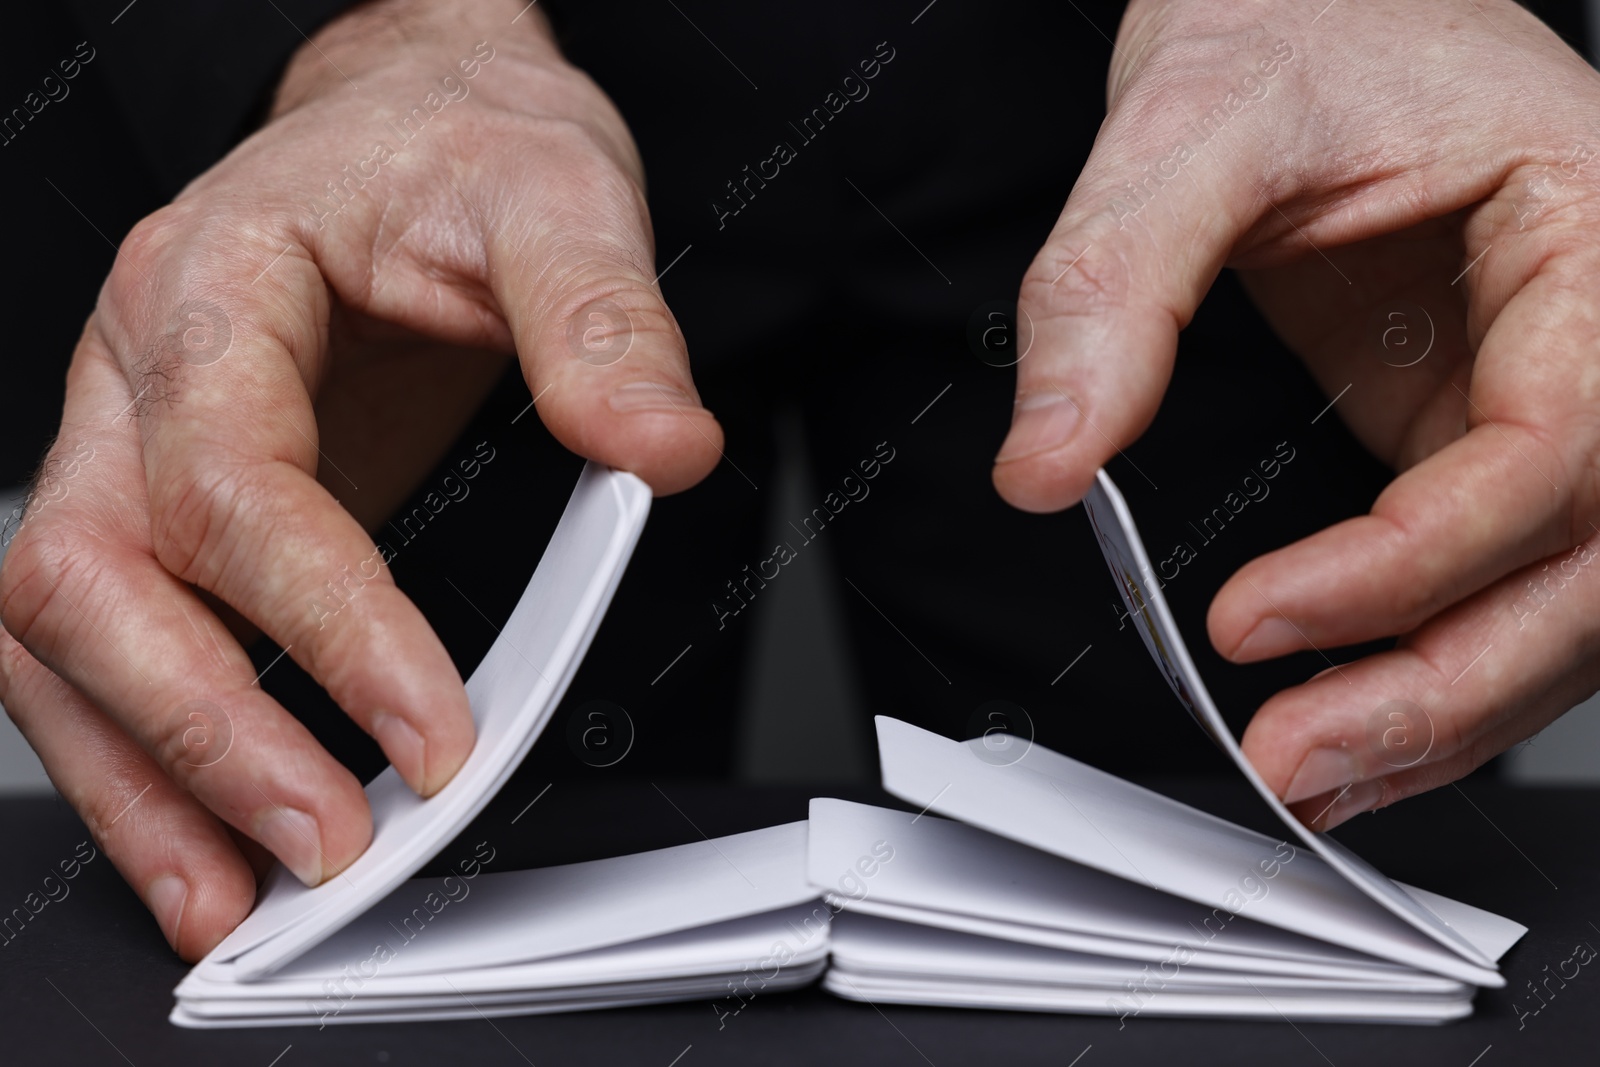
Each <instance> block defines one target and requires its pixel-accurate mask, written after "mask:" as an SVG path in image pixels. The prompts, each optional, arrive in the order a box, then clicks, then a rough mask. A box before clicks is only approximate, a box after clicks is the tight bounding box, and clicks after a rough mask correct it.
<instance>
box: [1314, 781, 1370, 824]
mask: <svg viewBox="0 0 1600 1067" xmlns="http://www.w3.org/2000/svg"><path fill="white" fill-rule="evenodd" d="M1382 799H1383V782H1382V781H1381V780H1380V779H1377V778H1374V779H1373V780H1371V781H1369V782H1357V783H1355V784H1354V785H1352V786H1351V787H1350V788H1349V789H1346V790H1345V791H1344V793H1343V794H1341V795H1340V796H1339V797H1338V798H1337V799H1336V800H1334V801H1333V802H1332V803H1331V804H1329V805H1328V810H1327V811H1326V812H1324V813H1323V814H1322V815H1321V816H1319V817H1318V818H1316V819H1314V820H1312V827H1311V828H1312V829H1313V830H1332V829H1333V828H1334V827H1335V826H1338V825H1339V824H1340V823H1342V822H1344V821H1345V820H1347V819H1352V818H1354V817H1355V816H1357V815H1360V814H1361V813H1362V812H1364V811H1371V810H1372V809H1373V808H1375V807H1377V806H1378V802H1379V801H1381V800H1382Z"/></svg>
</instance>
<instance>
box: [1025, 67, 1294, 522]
mask: <svg viewBox="0 0 1600 1067" xmlns="http://www.w3.org/2000/svg"><path fill="white" fill-rule="evenodd" d="M1204 51H1205V49H1204V48H1201V47H1199V46H1196V47H1191V48H1186V49H1181V50H1179V49H1172V48H1161V47H1153V48H1151V49H1150V50H1149V51H1148V52H1147V53H1146V54H1148V55H1150V56H1152V57H1153V58H1152V59H1151V61H1150V62H1148V63H1147V64H1146V65H1145V66H1144V67H1143V68H1141V69H1140V71H1139V72H1138V73H1136V74H1135V75H1133V76H1132V78H1130V79H1129V81H1128V83H1127V85H1126V88H1124V89H1123V90H1122V91H1121V92H1120V93H1119V94H1118V96H1117V98H1116V99H1115V100H1114V101H1113V103H1112V106H1111V109H1110V111H1109V113H1108V115H1107V117H1106V121H1105V123H1104V125H1103V126H1102V127H1101V130H1100V134H1099V136H1098V137H1097V138H1096V139H1095V144H1094V149H1093V151H1092V152H1091V153H1090V155H1089V161H1088V163H1087V164H1086V165H1085V166H1084V169H1083V173H1082V175H1081V176H1080V177H1079V179H1078V182H1077V184H1076V185H1075V186H1074V187H1073V190H1072V194H1071V196H1070V197H1069V198H1068V200H1067V205H1066V207H1065V209H1063V211H1062V213H1061V217H1060V219H1059V220H1058V221H1057V223H1056V225H1055V228H1054V229H1053V230H1052V231H1051V233H1050V237H1049V239H1048V240H1047V241H1046V242H1045V245H1044V248H1043V249H1042V250H1041V251H1040V252H1039V254H1038V256H1037V257H1035V259H1034V261H1033V263H1032V265H1031V266H1030V267H1029V268H1028V271H1027V273H1026V275H1024V277H1023V281H1022V289H1021V292H1020V295H1019V298H1018V304H1017V319H1018V337H1019V343H1018V348H1019V350H1023V351H1025V352H1026V355H1025V356H1024V357H1023V358H1022V359H1021V361H1020V362H1019V363H1018V365H1017V399H1016V407H1015V410H1014V412H1013V415H1012V425H1011V430H1010V433H1009V434H1008V435H1007V437H1006V440H1005V444H1004V445H1003V446H1002V448H1001V449H1000V453H999V455H998V456H997V457H996V458H995V468H994V482H995V487H996V488H997V489H998V490H999V491H1000V495H1001V496H1002V497H1004V498H1005V499H1006V500H1007V501H1008V502H1009V503H1011V504H1013V505H1015V506H1016V507H1019V508H1022V509H1023V510H1026V511H1037V512H1045V511H1056V510H1059V509H1061V508H1064V507H1067V506H1069V505H1071V504H1074V503H1076V502H1077V501H1078V500H1079V499H1081V498H1082V496H1083V494H1084V493H1086V492H1087V491H1088V488H1089V485H1090V484H1091V482H1092V481H1093V479H1094V474H1095V471H1096V470H1097V469H1098V468H1100V467H1101V466H1102V465H1104V464H1105V462H1106V461H1107V460H1108V459H1110V458H1111V457H1112V456H1114V455H1115V454H1116V453H1117V452H1118V450H1120V449H1121V448H1123V447H1124V446H1126V445H1128V444H1130V443H1132V442H1133V441H1134V439H1135V438H1137V437H1138V436H1139V434H1140V433H1142V432H1143V431H1144V429H1145V427H1146V426H1148V425H1149V424H1150V420H1151V419H1152V418H1154V417H1155V413H1156V409H1157V407H1159V405H1160V403H1161V397H1162V394H1163V393H1164V392H1165V390H1166V386H1167V382H1168V380H1169V379H1170V378H1171V374H1172V360H1173V355H1174V353H1175V352H1176V349H1177V341H1178V331H1179V330H1180V329H1182V328H1183V327H1184V326H1186V325H1188V323H1189V320H1190V319H1191V318H1192V317H1193V315H1194V312H1195V309H1196V308H1197V307H1198V306H1199V304H1200V301H1201V299H1202V298H1203V297H1204V296H1205V293H1206V291H1207V290H1208V289H1209V288H1210V287H1211V283H1212V282H1213V281H1214V280H1215V279H1216V276H1217V273H1218V271H1220V270H1221V269H1222V266H1223V264H1224V263H1225V262H1226V261H1227V259H1228V257H1229V255H1230V254H1231V253H1232V251H1233V248H1234V246H1235V244H1236V243H1238V241H1239V240H1240V238H1241V237H1242V236H1243V235H1244V234H1245V233H1246V232H1247V231H1248V230H1249V229H1250V228H1251V227H1252V226H1253V225H1254V223H1255V221H1256V219H1257V218H1258V217H1259V215H1260V213H1261V212H1262V211H1263V210H1264V208H1265V204H1264V203H1263V201H1262V199H1261V198H1262V196H1263V195H1270V193H1268V192H1267V189H1266V186H1267V184H1268V172H1269V166H1270V161H1271V159H1272V155H1273V153H1272V151H1271V149H1272V146H1273V144H1274V142H1275V138H1274V137H1273V136H1272V133H1273V130H1274V128H1275V123H1276V122H1277V121H1278V116H1279V115H1280V114H1285V113H1286V111H1285V108H1284V107H1283V106H1282V105H1283V101H1281V100H1278V99H1268V97H1269V96H1272V95H1283V96H1287V95H1288V94H1287V92H1284V91H1283V90H1285V89H1286V88H1287V86H1286V83H1287V80H1288V79H1287V78H1286V77H1285V76H1284V73H1283V72H1284V69H1285V66H1286V64H1287V63H1289V62H1291V61H1292V57H1293V52H1294V49H1293V47H1292V46H1291V45H1288V44H1287V43H1284V44H1281V45H1279V46H1278V48H1277V50H1276V51H1274V50H1272V48H1271V46H1267V47H1266V48H1261V47H1257V48H1255V49H1252V50H1250V51H1249V52H1248V53H1246V54H1244V55H1240V54H1239V53H1238V52H1237V51H1229V52H1227V53H1226V54H1225V55H1223V56H1221V57H1211V58H1218V59H1219V61H1218V62H1210V61H1209V59H1208V56H1207V55H1204V54H1201V53H1203V52H1204ZM1269 70H1270V71H1271V72H1272V73H1271V74H1270V75H1269V74H1268V73H1267V72H1268V71H1269ZM1209 100H1216V101H1218V103H1217V104H1216V106H1215V107H1212V108H1209V109H1208V110H1200V109H1199V108H1197V107H1196V106H1195V104H1194V102H1195V101H1209ZM1024 346H1026V347H1024Z"/></svg>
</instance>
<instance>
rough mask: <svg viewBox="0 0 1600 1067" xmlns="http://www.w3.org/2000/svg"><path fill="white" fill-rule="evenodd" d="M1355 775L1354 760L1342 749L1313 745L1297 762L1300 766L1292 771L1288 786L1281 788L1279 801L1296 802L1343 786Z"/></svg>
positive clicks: (1352, 779) (1353, 779) (1351, 780)
mask: <svg viewBox="0 0 1600 1067" xmlns="http://www.w3.org/2000/svg"><path fill="white" fill-rule="evenodd" d="M1356 777H1357V775H1356V761H1355V760H1354V759H1352V758H1351V757H1350V753H1348V752H1346V751H1345V750H1344V749H1342V748H1314V749H1312V750H1311V751H1310V752H1309V753H1307V754H1306V758H1305V759H1303V760H1301V761H1300V769H1299V770H1297V771H1295V772H1294V778H1293V779H1292V780H1290V782H1289V788H1288V789H1286V790H1284V793H1283V802H1284V803H1285V804H1298V803H1299V802H1300V801H1302V800H1307V799H1309V798H1311V797H1317V796H1321V795H1322V794H1323V793H1328V792H1332V791H1333V790H1335V789H1343V788H1344V787H1345V786H1347V785H1349V784H1350V783H1351V782H1353V781H1355V780H1356Z"/></svg>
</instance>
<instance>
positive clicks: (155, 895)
mask: <svg viewBox="0 0 1600 1067" xmlns="http://www.w3.org/2000/svg"><path fill="white" fill-rule="evenodd" d="M144 899H145V903H146V904H148V905H149V907H150V914H152V915H154V916H155V917H156V922H157V923H159V924H160V926H161V932H162V933H163V934H165V935H166V938H167V944H169V945H171V946H172V951H174V952H176V951H178V934H179V932H180V931H181V930H182V928H183V906H184V904H186V903H187V902H188V900H189V883H188V882H185V881H184V880H183V879H182V878H179V877H178V876H177V875H175V874H163V875H162V876H161V877H159V878H157V879H156V880H155V881H153V882H151V883H150V885H149V887H148V888H147V889H146V890H145V891H144Z"/></svg>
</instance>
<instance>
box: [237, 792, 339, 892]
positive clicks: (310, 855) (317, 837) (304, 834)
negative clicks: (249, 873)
mask: <svg viewBox="0 0 1600 1067" xmlns="http://www.w3.org/2000/svg"><path fill="white" fill-rule="evenodd" d="M253 836H254V837H255V839H256V840H257V841H259V842H261V843H262V844H263V845H265V846H267V850H268V851H269V852H271V853H272V854H273V855H274V856H277V857H278V859H279V860H281V861H282V862H283V865H284V866H285V867H287V868H289V870H291V871H293V872H294V876H295V877H296V878H298V879H300V880H301V881H302V882H304V883H305V884H306V885H317V884H319V883H320V882H321V881H322V835H321V834H320V833H319V832H318V830H317V820H315V819H313V818H312V817H311V816H309V815H307V814H306V813H305V812H303V811H301V810H299V809H298V808H281V807H276V806H275V807H271V808H268V809H267V810H266V813H265V814H263V815H262V817H261V819H260V820H259V821H258V822H257V824H256V832H255V834H254V835H253Z"/></svg>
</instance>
